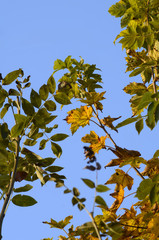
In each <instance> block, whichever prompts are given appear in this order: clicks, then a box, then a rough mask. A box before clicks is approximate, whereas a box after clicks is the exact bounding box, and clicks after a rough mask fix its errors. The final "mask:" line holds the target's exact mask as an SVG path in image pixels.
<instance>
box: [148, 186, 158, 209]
mask: <svg viewBox="0 0 159 240" xmlns="http://www.w3.org/2000/svg"><path fill="white" fill-rule="evenodd" d="M150 201H151V205H153V204H154V203H155V202H157V203H159V183H156V184H155V185H154V186H153V188H152V189H151V192H150Z"/></svg>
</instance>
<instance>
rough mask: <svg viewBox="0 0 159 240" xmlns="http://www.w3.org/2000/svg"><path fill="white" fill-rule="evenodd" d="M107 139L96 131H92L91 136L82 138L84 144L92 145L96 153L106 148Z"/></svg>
mask: <svg viewBox="0 0 159 240" xmlns="http://www.w3.org/2000/svg"><path fill="white" fill-rule="evenodd" d="M106 138H107V136H105V137H103V136H102V137H99V136H98V135H97V134H96V133H95V132H94V131H90V134H86V135H85V136H84V137H83V138H82V142H84V143H90V144H91V145H90V147H91V149H92V151H93V152H94V153H98V152H99V150H100V149H102V148H105V139H106Z"/></svg>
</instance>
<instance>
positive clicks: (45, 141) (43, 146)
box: [39, 139, 48, 150]
mask: <svg viewBox="0 0 159 240" xmlns="http://www.w3.org/2000/svg"><path fill="white" fill-rule="evenodd" d="M47 142H48V140H45V139H42V140H41V142H40V145H39V150H43V149H44V148H45V146H46V143H47Z"/></svg>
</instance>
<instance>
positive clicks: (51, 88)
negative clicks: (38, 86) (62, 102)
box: [47, 75, 56, 94]
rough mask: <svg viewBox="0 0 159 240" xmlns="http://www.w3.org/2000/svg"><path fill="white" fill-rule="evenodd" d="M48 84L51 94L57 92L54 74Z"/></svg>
mask: <svg viewBox="0 0 159 240" xmlns="http://www.w3.org/2000/svg"><path fill="white" fill-rule="evenodd" d="M47 86H48V89H49V92H50V93H51V94H53V93H54V92H55V89H56V82H55V79H54V77H53V75H51V76H50V77H49V79H48V81H47Z"/></svg>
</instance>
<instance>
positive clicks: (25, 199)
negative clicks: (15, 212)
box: [12, 194, 37, 207]
mask: <svg viewBox="0 0 159 240" xmlns="http://www.w3.org/2000/svg"><path fill="white" fill-rule="evenodd" d="M12 202H13V203H14V204H15V205H17V206H20V207H29V206H33V205H34V204H36V203H37V201H36V200H35V199H34V198H32V197H30V196H27V195H21V194H18V195H16V196H14V197H13V198H12Z"/></svg>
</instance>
